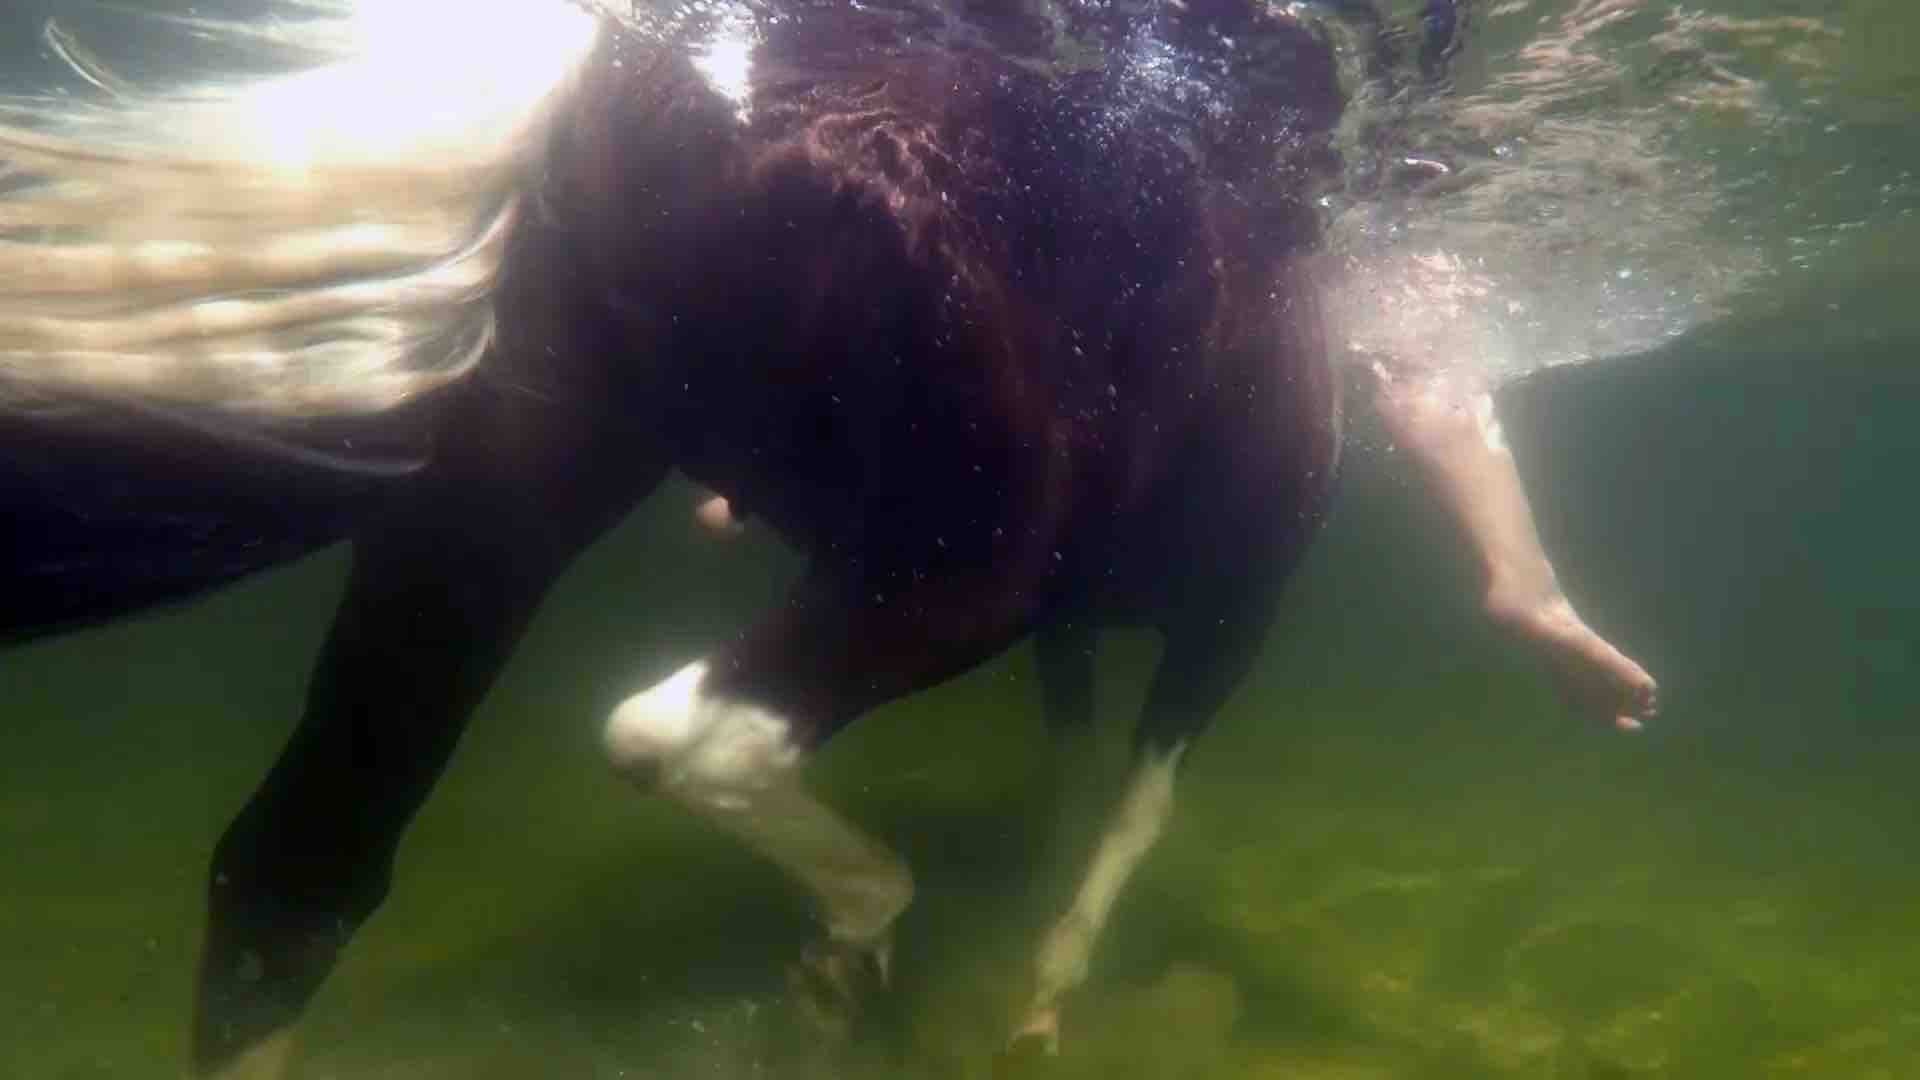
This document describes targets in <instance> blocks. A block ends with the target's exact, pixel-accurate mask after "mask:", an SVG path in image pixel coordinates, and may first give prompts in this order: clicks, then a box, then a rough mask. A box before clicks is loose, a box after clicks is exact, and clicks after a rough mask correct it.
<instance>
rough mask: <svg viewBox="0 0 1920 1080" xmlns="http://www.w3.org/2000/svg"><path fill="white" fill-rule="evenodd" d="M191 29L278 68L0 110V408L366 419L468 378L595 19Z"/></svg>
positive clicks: (97, 76)
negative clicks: (510, 236) (120, 408)
mask: <svg viewBox="0 0 1920 1080" xmlns="http://www.w3.org/2000/svg"><path fill="white" fill-rule="evenodd" d="M292 3H293V4H294V5H295V6H296V7H297V10H296V11H294V12H293V13H292V14H294V15H295V16H297V17H294V18H289V19H284V20H279V21H275V22H273V23H271V24H267V25H256V24H248V25H240V24H228V23H208V24H198V25H195V26H193V27H191V29H192V31H193V32H194V34H195V35H196V36H198V37H202V38H205V37H207V36H209V35H211V36H216V37H220V38H230V39H232V41H233V42H234V43H235V44H238V45H241V46H247V45H248V43H249V42H252V43H254V44H257V45H258V46H259V47H258V48H257V49H250V50H249V51H251V52H252V53H253V56H254V59H255V61H256V63H257V62H258V59H259V57H260V56H261V55H263V54H264V53H268V52H271V53H272V54H274V55H279V56H289V57H292V56H298V57H301V58H302V60H301V62H300V63H298V64H293V65H287V66H290V67H292V68H293V69H292V70H282V71H280V72H277V73H272V74H266V75H259V74H256V75H251V76H231V75H230V76H226V77H221V78H212V79H208V80H205V81H202V82H200V83H198V84H197V85H194V86H191V87H188V88H185V89H171V90H167V91H147V90H143V89H133V88H130V87H128V86H127V85H126V83H125V81H124V80H122V79H120V78H118V77H116V76H115V75H114V74H113V73H112V72H111V71H109V70H107V69H106V68H105V66H104V65H101V64H99V63H98V62H96V61H94V60H92V59H91V57H90V56H89V55H88V54H87V53H86V52H84V51H83V49H82V46H81V44H80V43H79V42H77V41H75V40H74V39H73V38H72V37H71V36H70V35H68V34H67V33H66V32H65V31H63V30H62V29H61V28H59V27H57V26H55V25H53V24H49V25H48V28H47V44H48V46H49V48H50V49H51V50H52V51H53V52H54V53H55V54H56V55H58V56H59V57H60V58H61V59H62V60H65V61H66V62H67V63H68V64H69V65H70V66H72V67H73V68H74V70H75V71H76V72H77V73H78V74H80V75H82V76H83V77H85V78H86V79H87V80H88V81H89V82H91V83H93V85H94V86H95V87H96V88H98V89H100V90H101V91H102V94H101V100H99V101H97V102H94V103H83V102H80V101H76V100H71V99H68V98H65V97H57V96H45V97H37V98H19V97H15V98H0V411H8V410H11V411H16V412H18V411H35V410H43V409H48V408H63V407H68V406H70V405H72V404H74V403H76V402H84V401H85V400H87V399H89V398H101V397H107V398H119V399H123V400H136V401H143V402H149V403H153V404H159V405H167V406H186V407H193V408H213V409H219V410H223V411H231V412H236V413H243V414H255V415H261V416H269V417H302V416H317V415H322V414H343V413H357V412H374V411H379V410H382V409H385V408H389V407H391V406H394V405H396V404H398V403H400V402H402V401H405V400H407V399H409V398H412V397H414V396H416V395H418V394H420V393H422V392H425V391H428V390H431V389H433V388H435V387H439V386H442V385H445V384H446V383H448V382H449V381H451V380H453V379H457V378H459V377H460V376H461V375H462V374H464V373H465V372H466V371H468V370H469V369H470V368H471V367H472V366H473V364H474V363H475V362H477V360H478V359H479V357H480V355H481V354H482V353H483V352H484V350H485V348H486V346H487V344H488V342H489V341H490V339H491V334H492V321H493V316H492V309H491V302H490V290H491V286H492V284H493V282H494V280H495V278H496V277H497V275H498V273H499V270H500V265H501V261H502V255H503V252H504V247H505V240H506V234H507V233H508V232H509V230H510V227H511V225H512V222H513V220H514V217H515V214H516V212H517V210H518V207H519V204H520V201H521V196H520V193H521V191H522V190H523V188H524V187H525V183H526V181H527V179H528V176H529V173H530V171H531V170H532V169H534V168H535V167H537V160H538V159H537V155H538V152H539V148H540V145H541V143H542V141H543V140H542V132H543V129H544V126H545V124H544V121H545V119H546V118H547V116H548V114H550V113H551V112H552V111H553V103H554V101H555V99H556V98H557V97H559V96H560V95H561V94H563V93H564V90H565V87H566V85H567V84H568V83H569V82H570V76H571V74H572V73H573V72H574V70H575V69H576V68H577V67H578V66H579V64H580V62H581V61H582V60H583V59H584V58H585V57H586V55H587V53H588V52H589V51H590V50H591V49H592V47H593V44H594V41H595V37H596V33H597V23H596V21H595V19H594V18H593V17H592V16H590V15H588V14H587V13H586V12H585V11H582V10H580V9H577V8H574V7H572V6H569V5H568V4H567V3H566V0H292Z"/></svg>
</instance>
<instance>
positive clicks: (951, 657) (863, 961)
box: [605, 571, 1032, 1034]
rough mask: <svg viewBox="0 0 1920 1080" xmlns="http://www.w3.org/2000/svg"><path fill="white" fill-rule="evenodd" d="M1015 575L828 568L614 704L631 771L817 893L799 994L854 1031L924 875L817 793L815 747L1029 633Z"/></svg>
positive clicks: (614, 740)
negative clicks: (902, 577)
mask: <svg viewBox="0 0 1920 1080" xmlns="http://www.w3.org/2000/svg"><path fill="white" fill-rule="evenodd" d="M1023 595H1024V596H1031V595H1032V594H1031V590H1030V589H1028V590H1026V591H1024V592H1023V590H1022V582H1021V580H1020V579H1019V578H1018V576H1017V575H1016V576H1015V577H1014V578H1012V579H993V580H978V579H973V580H953V579H950V580H946V581H941V582H938V583H933V582H923V583H920V584H918V585H917V586H915V587H914V588H912V589H909V590H906V591H905V592H903V593H899V594H894V595H887V596H884V597H883V596H880V595H877V594H875V592H874V591H873V590H872V589H871V588H860V587H856V586H848V585H846V584H844V583H841V582H838V581H832V580H829V579H828V578H826V577H823V576H821V575H820V574H819V573H818V572H817V571H816V572H815V573H813V574H810V575H809V576H808V578H807V579H805V580H803V581H802V583H801V584H800V586H799V587H798V589H797V590H796V592H795V594H794V595H793V596H792V597H790V598H789V599H788V601H787V602H786V603H785V604H784V605H783V606H782V607H781V608H780V609H779V610H778V611H777V612H775V613H774V614H773V615H772V617H770V618H769V619H767V620H766V621H764V622H762V623H761V624H759V625H758V626H756V627H755V628H753V629H752V630H751V631H750V632H749V633H747V634H746V635H744V636H743V637H742V638H741V639H740V640H738V641H736V642H732V643H729V645H727V646H725V647H723V648H722V649H721V650H719V651H718V652H717V653H716V654H714V655H713V656H710V657H708V658H706V659H703V660H700V661H697V662H695V663H694V664H692V665H690V666H688V667H687V668H685V669H683V670H682V671H681V672H679V673H678V674H676V675H674V676H672V677H671V678H669V679H667V680H665V681H664V682H662V683H660V684H658V685H656V686H654V687H653V688H651V689H649V690H646V691H643V692H641V693H639V694H636V695H634V696H633V697H631V698H629V699H628V700H627V701H625V702H624V703H622V704H621V705H620V706H619V707H618V708H617V709H615V710H614V712H613V714H612V716H611V717H610V718H609V720H608V722H607V726H606V732H605V737H606V747H607V753H608V756H609V757H610V758H611V760H612V762H613V764H614V766H615V768H616V769H617V770H618V771H619V772H620V773H621V774H622V775H623V776H625V777H627V778H628V779H630V780H632V781H634V782H636V783H638V784H642V785H644V786H647V787H649V788H652V789H654V790H657V791H659V792H660V793H661V794H664V795H666V796H667V797H668V798H671V799H672V800H674V801H675V802H677V803H679V804H680V805H682V806H684V807H686V808H687V809H688V810H690V811H692V812H693V813H695V814H697V815H699V816H700V817H702V818H705V819H707V820H709V821H711V822H713V823H715V824H716V825H718V826H719V827H721V828H722V829H724V830H725V831H727V832H729V833H731V834H732V835H734V836H735V837H737V838H738V839H740V840H741V841H743V842H744V843H745V844H747V846H748V847H750V848H751V849H752V850H754V851H755V852H756V853H758V854H759V855H761V856H762V857H764V858H766V859H767V860H768V861H770V862H772V863H774V864H775V865H776V866H778V867H779V868H780V869H781V870H783V871H784V872H786V873H787V874H788V875H789V876H790V877H792V878H793V879H794V880H795V881H796V882H797V883H798V884H800V885H801V887H802V888H804V889H805V890H806V892H807V893H808V895H809V897H810V898H811V899H812V900H813V902H814V905H815V912H816V914H817V917H818V919H819V921H820V924H821V928H822V931H823V936H822V939H821V940H820V941H817V942H815V943H814V944H812V945H810V946H808V947H807V949H806V950H805V951H804V952H803V954H802V957H801V960H800V962H799V963H798V964H797V965H796V966H795V967H793V968H792V969H790V979H791V982H792V986H793V990H794V996H795V998H796V1004H797V1005H798V1006H799V1008H801V1010H802V1011H803V1012H805V1013H807V1014H809V1015H810V1017H811V1018H812V1019H814V1020H815V1021H816V1022H819V1023H820V1024H821V1026H823V1027H825V1028H826V1029H827V1030H828V1031H829V1033H833V1034H844V1032H845V1031H846V1029H847V1028H848V1027H849V1026H850V1025H851V1023H852V1021H853V1020H854V1019H855V1017H856V1015H857V1013H858V1010H859V1006H860V1004H861V999H862V997H863V996H864V993H865V992H866V991H867V990H869V989H877V988H879V987H882V986H884V985H885V984H886V982H887V981H888V977H889V966H890V963H891V949H892V934H893V926H894V922H895V920H896V919H897V918H898V917H899V916H900V915H901V913H902V912H904V911H905V910H906V907H907V905H908V903H909V902H910V901H911V899H912V897H913V877H912V874H911V873H910V872H909V870H908V868H907V865H906V863H905V862H904V861H902V860H901V858H900V857H899V856H898V855H896V854H895V853H894V852H892V851H891V850H889V849H888V848H886V847H885V846H884V845H883V844H881V843H880V842H879V841H878V840H876V839H874V838H873V837H871V836H869V835H868V834H867V833H866V832H865V831H864V830H862V829H860V828H859V827H858V826H856V825H854V824H853V823H851V822H849V821H847V820H846V819H845V818H844V817H842V816H841V815H840V814H839V813H838V812H837V811H835V810H833V809H832V808H831V807H829V806H828V805H826V804H825V803H824V802H822V801H821V800H819V799H818V798H817V797H815V796H814V795H813V794H812V793H810V792H809V791H807V790H806V788H805V786H804V785H803V784H802V782H801V776H800V770H801V767H802V765H803V763H804V761H805V757H806V755H807V753H808V752H810V751H811V750H813V749H814V748H816V747H817V746H819V745H820V743H822V742H823V741H824V740H825V739H826V738H828V737H829V736H830V735H831V734H833V733H834V732H835V731H837V730H839V729H840V728H841V727H843V726H845V725H846V724H847V723H848V722H850V721H851V720H853V719H854V718H856V717H857V716H859V715H860V714H862V713H863V712H865V711H867V710H868V709H871V708H873V707H875V706H877V705H880V704H882V703H884V702H886V701H889V700H892V699H894V698H898V697H900V696H903V695H905V694H907V693H911V692H913V691H916V690H919V689H923V688H925V687H928V686H932V685H934V684H935V683H938V682H941V681H943V680H945V679H947V678H949V677H951V676H953V675H955V674H958V673H960V672H962V671H965V670H966V669H968V668H970V667H972V666H974V665H975V664H977V663H979V662H980V661H982V660H985V659H987V658H988V657H991V656H993V655H994V654H996V653H998V652H1000V651H1002V650H1003V649H1005V648H1006V647H1007V646H1008V645H1009V644H1011V643H1012V642H1013V641H1015V640H1017V638H1018V636H1019V634H1020V633H1021V632H1022V630H1023V629H1024V626H1023V624H1024V622H1025V611H1026V609H1025V606H1024V605H1025V604H1026V603H1027V601H1024V600H1017V599H1015V598H1017V597H1021V596H1023Z"/></svg>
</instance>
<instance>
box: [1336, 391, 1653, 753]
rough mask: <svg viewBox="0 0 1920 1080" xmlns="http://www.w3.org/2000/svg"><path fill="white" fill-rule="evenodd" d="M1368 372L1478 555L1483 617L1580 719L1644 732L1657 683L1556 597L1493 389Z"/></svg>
mask: <svg viewBox="0 0 1920 1080" xmlns="http://www.w3.org/2000/svg"><path fill="white" fill-rule="evenodd" d="M1369 370H1370V372H1371V375H1372V377H1373V382H1374V404H1375V407H1376V408H1377V409H1378V410H1379V412H1380V416H1381V419H1382V420H1384V421H1385V422H1386V425H1387V428H1388V430H1389V431H1390V432H1391V433H1392V435H1393V438H1394V440H1395V442H1396V443H1398V444H1399V445H1400V446H1401V447H1403V448H1404V449H1405V450H1406V451H1407V452H1408V453H1409V455H1410V456H1411V457H1412V459H1413V461H1414V463H1415V464H1416V466H1417V467H1418V468H1419V470H1420V472H1421V473H1422V474H1423V475H1424V476H1425V477H1426V479H1427V481H1428V482H1429V483H1430V484H1431V485H1432V487H1433V490H1434V492H1435V493H1436V494H1437V495H1438V496H1439V498H1440V501H1441V503H1442V505H1444V506H1445V507H1446V509H1447V511H1448V513H1449V514H1450V515H1451V516H1452V518H1453V519H1454V521H1455V522H1457V523H1458V524H1459V526H1460V528H1461V530H1462V531H1463V532H1464V533H1465V534H1466V538H1467V541H1468V543H1469V544H1470V545H1471V546H1472V548H1473V550H1474V552H1475V554H1476V555H1477V556H1478V558H1479V561H1480V564H1481V571H1482V574H1483V576H1484V581H1485V587H1486V593H1485V600H1484V607H1485V610H1486V612H1487V614H1488V615H1489V616H1490V617H1492V618H1493V619H1494V621H1495V622H1497V623H1499V624H1500V625H1501V626H1503V627H1505V628H1507V629H1508V630H1509V631H1511V632H1512V633H1514V634H1515V635H1516V636H1517V637H1518V638H1519V640H1520V641H1521V642H1523V643H1524V644H1525V645H1526V646H1527V647H1529V648H1530V649H1532V650H1533V651H1534V653H1535V654H1536V655H1538V656H1539V657H1540V659H1541V660H1542V661H1543V662H1544V663H1545V664H1546V665H1547V667H1548V670H1549V671H1551V672H1552V674H1553V677H1554V680H1555V682H1556V683H1558V685H1559V688H1560V692H1561V695H1562V696H1563V697H1564V698H1565V699H1566V701H1567V703H1568V705H1569V706H1570V707H1571V708H1573V709H1574V710H1575V711H1576V712H1577V713H1579V714H1580V715H1582V716H1584V717H1587V718H1590V719H1592V720H1595V721H1598V722H1601V723H1606V724H1610V725H1612V726H1613V727H1615V728H1617V729H1619V730H1621V731H1636V730H1639V728H1640V727H1641V725H1642V723H1643V722H1645V721H1646V720H1648V719H1651V718H1652V717H1653V715H1654V713H1655V711H1656V689H1657V688H1656V685H1655V683H1654V680H1653V677H1652V676H1650V675H1648V674H1647V672H1646V671H1645V670H1644V669H1643V668H1641V666H1640V665H1639V664H1637V663H1635V662H1634V661H1633V660H1632V659H1631V658H1629V657H1628V656H1626V655H1625V654H1624V653H1622V652H1621V651H1620V650H1619V649H1616V648H1614V647H1613V645H1611V644H1610V643H1608V642H1607V641H1606V639H1604V638H1602V637H1601V636H1600V635H1599V634H1597V633H1595V632H1594V631H1593V629H1592V628H1591V627H1589V626H1588V625H1587V624H1586V623H1585V622H1584V621H1583V620H1582V619H1581V618H1580V616H1579V614H1578V613H1576V612H1575V611H1574V609H1573V605H1572V604H1571V603H1569V602H1568V601H1567V598H1566V596H1565V594H1563V593H1562V592H1561V591H1560V584H1559V582H1558V580H1557V579H1556V578H1555V576H1554V572H1553V566H1552V564H1551V563H1550V562H1548V560H1547V554H1546V552H1545V550H1543V549H1542V548H1541V546H1540V537H1539V535H1538V533H1537V532H1536V531H1535V528H1534V522H1533V511H1532V510H1531V509H1530V508H1529V506H1528V504H1527V495H1526V491H1525V489H1524V488H1523V487H1522V486H1521V484H1520V474H1519V472H1518V470H1517V469H1516V468H1515V467H1514V460H1513V453H1512V451H1511V450H1509V449H1508V447H1507V443H1506V437H1505V435H1504V434H1503V433H1502V431H1501V429H1500V421H1499V419H1498V417H1496V416H1495V414H1494V408H1493V396H1492V394H1491V393H1490V392H1489V390H1488V389H1487V387H1486V386H1485V385H1484V384H1483V383H1482V382H1480V381H1479V380H1478V379H1476V378H1474V377H1472V376H1469V375H1465V374H1462V373H1459V372H1454V371H1405V370H1393V369H1389V368H1388V367H1387V366H1386V365H1384V364H1381V363H1378V362H1375V363H1373V364H1372V365H1371V366H1370V368H1369Z"/></svg>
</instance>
